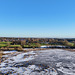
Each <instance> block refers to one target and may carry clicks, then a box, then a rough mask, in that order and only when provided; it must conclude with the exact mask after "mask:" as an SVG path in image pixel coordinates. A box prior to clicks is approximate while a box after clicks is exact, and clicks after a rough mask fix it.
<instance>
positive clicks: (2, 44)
mask: <svg viewBox="0 0 75 75" xmlns="http://www.w3.org/2000/svg"><path fill="white" fill-rule="evenodd" d="M43 45H62V46H68V47H75V39H57V38H56V39H53V38H0V48H2V49H3V48H7V49H9V48H10V49H12V48H14V49H18V50H21V49H22V48H39V47H40V46H43Z"/></svg>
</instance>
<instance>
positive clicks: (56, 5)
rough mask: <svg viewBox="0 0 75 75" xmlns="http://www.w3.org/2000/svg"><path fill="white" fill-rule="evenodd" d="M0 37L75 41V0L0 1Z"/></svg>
mask: <svg viewBox="0 0 75 75" xmlns="http://www.w3.org/2000/svg"><path fill="white" fill-rule="evenodd" d="M0 37H50V38H51V37H52V38H56V37H57V38H64V37H65V38H67V37H68V38H75V0H0Z"/></svg>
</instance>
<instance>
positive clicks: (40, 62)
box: [0, 49, 75, 75]
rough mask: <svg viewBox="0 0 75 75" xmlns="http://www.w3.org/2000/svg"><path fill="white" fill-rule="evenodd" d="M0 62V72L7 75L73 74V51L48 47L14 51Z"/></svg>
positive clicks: (74, 70)
mask: <svg viewBox="0 0 75 75" xmlns="http://www.w3.org/2000/svg"><path fill="white" fill-rule="evenodd" d="M3 57H8V59H6V60H5V61H4V62H2V63H1V64H0V72H1V73H3V74H9V75H18V74H19V75H75V52H70V51H66V50H62V49H50V50H41V51H30V52H26V53H23V52H14V53H13V54H8V55H7V56H6V55H4V56H3Z"/></svg>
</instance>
